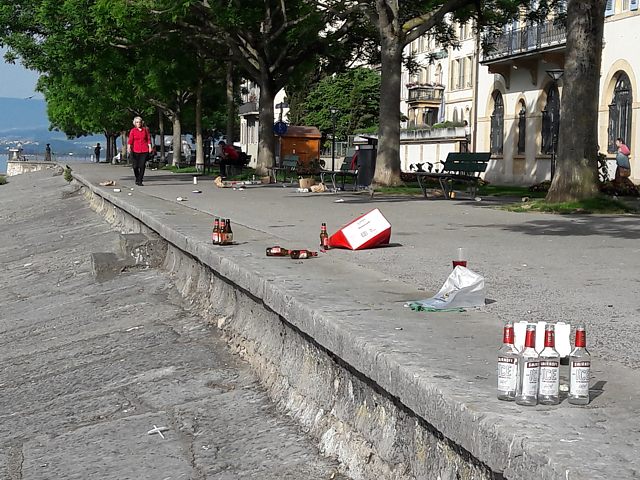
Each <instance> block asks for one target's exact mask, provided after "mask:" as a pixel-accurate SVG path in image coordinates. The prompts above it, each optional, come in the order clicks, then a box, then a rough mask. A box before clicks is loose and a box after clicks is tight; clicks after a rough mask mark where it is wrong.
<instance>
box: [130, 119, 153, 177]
mask: <svg viewBox="0 0 640 480" xmlns="http://www.w3.org/2000/svg"><path fill="white" fill-rule="evenodd" d="M151 149H152V146H151V136H150V135H149V130H148V129H147V128H145V127H144V126H143V123H142V117H135V118H134V119H133V128H132V129H131V131H130V132H129V141H128V142H127V153H128V154H129V155H131V163H132V164H133V174H134V175H135V176H136V185H138V186H140V187H142V179H143V178H144V168H145V166H146V164H147V158H148V156H149V154H150V153H151Z"/></svg>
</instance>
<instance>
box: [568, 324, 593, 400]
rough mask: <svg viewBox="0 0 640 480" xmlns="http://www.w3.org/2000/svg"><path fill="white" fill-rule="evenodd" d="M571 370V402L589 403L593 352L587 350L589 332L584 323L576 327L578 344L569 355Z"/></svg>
mask: <svg viewBox="0 0 640 480" xmlns="http://www.w3.org/2000/svg"><path fill="white" fill-rule="evenodd" d="M569 371H570V381H569V403H571V404H573V405H588V404H589V379H590V375H591V354H590V353H589V351H588V350H587V334H586V332H585V328H584V325H578V327H576V346H575V348H574V349H573V351H572V352H571V355H569Z"/></svg>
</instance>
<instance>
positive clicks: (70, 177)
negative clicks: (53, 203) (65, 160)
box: [64, 165, 73, 183]
mask: <svg viewBox="0 0 640 480" xmlns="http://www.w3.org/2000/svg"><path fill="white" fill-rule="evenodd" d="M64 179H65V180H66V181H67V183H71V180H73V175H72V173H71V167H70V166H69V165H67V166H66V167H65V169H64Z"/></svg>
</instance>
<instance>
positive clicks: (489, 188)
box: [478, 185, 547, 198]
mask: <svg viewBox="0 0 640 480" xmlns="http://www.w3.org/2000/svg"><path fill="white" fill-rule="evenodd" d="M478 195H480V196H481V197H529V198H544V197H545V196H546V195H547V194H546V192H531V191H530V190H529V187H515V186H504V185H482V186H480V187H478Z"/></svg>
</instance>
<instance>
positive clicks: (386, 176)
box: [373, 0, 403, 185]
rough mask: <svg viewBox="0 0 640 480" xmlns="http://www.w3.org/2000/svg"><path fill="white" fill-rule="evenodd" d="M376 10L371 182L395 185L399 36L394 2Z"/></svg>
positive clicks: (379, 4)
mask: <svg viewBox="0 0 640 480" xmlns="http://www.w3.org/2000/svg"><path fill="white" fill-rule="evenodd" d="M388 3H390V4H391V5H389V4H388ZM376 8H377V9H378V16H379V19H380V22H379V27H380V46H381V52H380V53H381V60H382V75H381V83H380V119H379V122H378V123H379V131H378V132H379V135H380V137H379V142H378V156H377V159H376V172H375V175H374V177H373V181H374V183H377V184H379V185H398V184H401V183H402V181H401V180H400V88H401V71H402V45H403V43H402V32H401V30H400V29H401V26H400V23H399V20H398V15H397V14H398V5H397V1H394V0H392V1H391V2H387V1H385V0H377V1H376ZM394 9H395V10H394ZM382 10H384V11H382Z"/></svg>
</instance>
